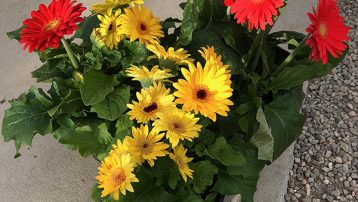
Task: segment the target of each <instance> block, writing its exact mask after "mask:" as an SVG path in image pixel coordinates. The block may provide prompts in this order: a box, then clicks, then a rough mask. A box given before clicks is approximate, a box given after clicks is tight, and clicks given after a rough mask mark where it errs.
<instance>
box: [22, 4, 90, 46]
mask: <svg viewBox="0 0 358 202" xmlns="http://www.w3.org/2000/svg"><path fill="white" fill-rule="evenodd" d="M75 3H76V1H71V2H70V0H53V1H52V2H51V3H50V5H49V6H48V7H47V6H45V5H44V4H40V6H39V10H37V11H32V12H31V18H28V19H26V20H24V22H23V24H24V28H23V29H22V30H21V33H20V35H21V36H20V43H21V44H25V45H24V49H27V48H28V49H29V52H33V51H34V50H39V51H40V52H42V51H44V50H45V49H47V48H50V47H52V48H58V47H59V45H60V43H61V39H62V37H63V36H64V35H70V34H72V33H73V32H74V31H75V30H77V25H76V23H79V22H82V21H83V18H82V17H80V16H81V14H82V12H83V11H84V10H86V8H85V7H83V6H82V4H75Z"/></svg>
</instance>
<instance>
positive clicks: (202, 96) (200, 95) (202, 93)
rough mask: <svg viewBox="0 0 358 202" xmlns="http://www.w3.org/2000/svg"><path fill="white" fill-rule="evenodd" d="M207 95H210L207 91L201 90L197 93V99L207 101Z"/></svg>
mask: <svg viewBox="0 0 358 202" xmlns="http://www.w3.org/2000/svg"><path fill="white" fill-rule="evenodd" d="M207 95H208V93H207V92H206V90H205V89H200V90H198V91H196V97H197V98H198V99H200V100H205V98H206V97H207Z"/></svg>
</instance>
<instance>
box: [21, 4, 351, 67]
mask: <svg viewBox="0 0 358 202" xmlns="http://www.w3.org/2000/svg"><path fill="white" fill-rule="evenodd" d="M224 3H225V5H226V6H230V11H231V13H232V14H233V15H234V18H235V19H236V20H237V23H238V24H242V25H244V24H245V23H247V24H248V28H249V29H250V30H253V29H256V30H257V29H261V30H265V29H266V25H267V24H268V25H273V17H274V16H277V15H278V13H279V12H278V9H279V8H281V7H283V6H284V4H285V3H284V1H283V0H224ZM84 10H85V7H83V6H82V4H76V1H71V0H53V1H52V2H51V3H50V5H49V6H45V5H43V4H41V5H40V6H39V10H37V11H32V13H31V18H29V19H26V20H25V21H24V22H23V24H24V26H25V27H24V28H23V29H22V31H21V41H20V42H21V44H24V49H27V48H28V49H29V51H30V52H32V51H34V50H39V51H44V50H45V49H47V48H49V47H52V48H58V47H59V45H60V42H61V39H62V37H63V36H64V35H70V34H72V33H73V32H74V31H75V30H76V29H77V25H76V23H79V22H82V21H83V18H82V17H80V16H81V14H82V12H83V11H84ZM339 12H340V10H339V8H338V6H337V2H336V0H319V3H318V9H317V10H316V9H314V8H313V13H308V17H309V18H310V20H311V22H312V24H311V25H310V26H309V27H308V28H307V29H306V32H307V33H308V34H309V35H310V38H309V39H308V40H307V42H306V43H307V45H308V46H310V47H311V49H312V51H311V54H310V59H311V60H313V61H316V62H318V61H319V60H321V61H322V62H323V63H324V64H326V63H327V62H328V55H329V54H328V53H330V54H331V55H332V56H333V57H336V58H338V57H339V55H341V54H342V53H343V51H344V50H345V49H346V48H347V45H346V44H345V43H346V42H347V41H348V40H349V37H348V31H349V27H348V26H345V25H344V22H343V17H342V16H340V13H339Z"/></svg>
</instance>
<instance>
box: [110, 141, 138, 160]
mask: <svg viewBox="0 0 358 202" xmlns="http://www.w3.org/2000/svg"><path fill="white" fill-rule="evenodd" d="M113 154H115V155H117V156H122V155H127V154H130V152H129V150H128V147H127V145H126V144H125V142H124V141H123V143H122V142H121V141H120V140H117V144H113V145H112V149H111V151H109V155H113ZM143 162H144V160H143V158H142V157H140V156H133V155H131V163H133V164H134V166H137V165H141V164H142V163H143Z"/></svg>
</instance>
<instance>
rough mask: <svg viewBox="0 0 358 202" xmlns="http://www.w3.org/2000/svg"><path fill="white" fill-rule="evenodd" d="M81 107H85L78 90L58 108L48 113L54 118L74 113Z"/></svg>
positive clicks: (68, 95) (63, 100)
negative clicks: (62, 114) (57, 115)
mask: <svg viewBox="0 0 358 202" xmlns="http://www.w3.org/2000/svg"><path fill="white" fill-rule="evenodd" d="M81 107H84V104H83V102H82V99H81V94H80V92H79V91H78V90H74V89H72V90H70V91H69V92H68V94H67V95H66V96H65V97H64V98H63V99H62V101H61V102H60V103H59V104H58V105H57V106H55V107H54V108H52V109H50V110H49V111H48V114H49V115H50V116H51V117H53V116H55V115H56V114H61V113H71V112H74V111H76V110H77V109H79V108H81Z"/></svg>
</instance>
